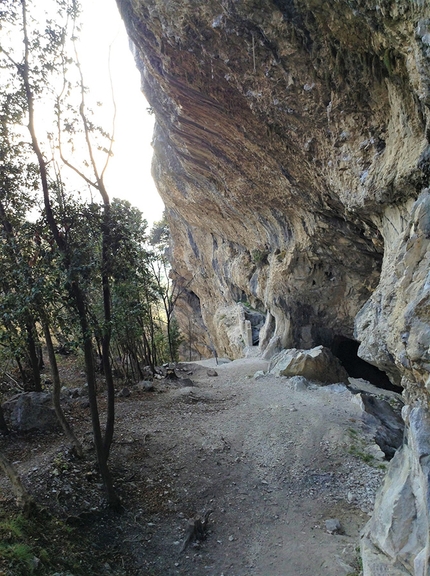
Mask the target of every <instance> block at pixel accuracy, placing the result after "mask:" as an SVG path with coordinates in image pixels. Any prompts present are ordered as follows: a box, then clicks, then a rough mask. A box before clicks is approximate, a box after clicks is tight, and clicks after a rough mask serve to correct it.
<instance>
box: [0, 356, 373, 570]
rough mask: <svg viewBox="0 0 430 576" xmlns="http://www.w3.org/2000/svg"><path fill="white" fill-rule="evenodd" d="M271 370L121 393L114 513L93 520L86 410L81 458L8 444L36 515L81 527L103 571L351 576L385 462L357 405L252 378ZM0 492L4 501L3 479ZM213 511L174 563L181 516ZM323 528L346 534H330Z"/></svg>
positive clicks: (344, 397) (227, 372) (21, 442)
mask: <svg viewBox="0 0 430 576" xmlns="http://www.w3.org/2000/svg"><path fill="white" fill-rule="evenodd" d="M209 367H212V368H215V369H216V372H217V374H218V375H217V376H210V375H208V368H209ZM266 369H267V363H266V362H264V361H262V360H260V359H258V358H247V359H242V360H236V361H235V362H231V363H226V364H222V365H219V366H214V362H213V361H205V362H202V363H199V364H181V365H180V366H179V368H178V370H177V373H178V374H179V375H180V376H181V377H182V378H184V379H185V378H188V379H191V381H192V382H189V381H188V382H187V381H186V380H177V381H163V380H159V381H155V382H154V387H155V391H152V392H150V391H145V388H144V387H141V388H140V389H139V387H138V386H134V387H131V388H130V393H131V394H130V396H128V397H124V395H123V397H121V396H120V397H119V398H118V402H117V424H116V433H115V441H114V444H113V447H112V452H111V459H110V463H111V468H112V472H113V476H114V478H115V483H116V486H117V487H118V490H119V492H120V495H121V498H122V500H123V502H124V511H123V513H122V514H120V515H115V514H109V513H99V512H98V509H99V506H100V502H101V501H102V498H103V489H102V485H101V483H100V480H99V479H97V477H98V475H97V472H95V471H94V468H93V466H94V465H93V464H92V462H93V461H94V451H93V448H92V442H91V431H90V429H89V414H88V408H87V407H86V404H87V402H86V401H85V399H77V400H71V401H69V404H68V406H69V413H70V414H69V417H72V418H73V423H74V426H75V428H76V430H77V431H78V433H79V435H80V436H81V437H82V438H83V439H84V447H85V449H86V452H87V458H86V459H85V460H84V461H82V462H78V461H69V460H68V459H67V456H66V455H65V454H66V451H65V449H64V447H62V441H63V440H62V439H61V437H59V436H58V434H55V435H54V434H51V435H36V436H34V437H33V436H31V435H30V436H24V437H23V436H19V435H17V436H14V437H13V438H9V439H7V440H5V443H6V444H5V445H6V446H7V452H8V455H9V457H10V458H11V460H13V461H19V462H18V463H17V466H18V468H19V471H20V473H21V474H22V475H23V479H24V481H25V483H26V484H27V485H28V486H29V487H30V488H31V491H32V493H33V494H35V495H36V498H37V500H38V501H39V502H40V503H41V504H44V505H45V506H46V507H47V508H49V509H51V510H52V511H53V512H54V513H55V514H56V515H58V516H59V517H63V518H67V519H70V518H72V519H73V518H76V519H77V521H78V522H81V524H82V531H83V532H85V533H86V534H88V535H89V536H90V539H91V541H93V546H94V550H95V553H97V554H101V555H102V558H103V560H102V563H103V562H105V561H106V564H105V566H104V568H103V570H104V571H102V572H101V574H106V575H116V576H135V575H136V576H187V575H190V576H191V575H193V576H206V575H207V576H346V575H347V574H349V575H352V574H359V570H358V568H357V563H356V562H357V552H356V548H357V546H358V544H359V531H360V529H361V528H362V527H363V526H364V524H365V522H366V521H367V519H368V517H369V516H368V512H369V511H370V510H371V508H372V504H373V499H374V495H375V490H376V488H377V487H378V486H379V484H380V483H381V480H382V477H383V474H384V471H383V470H382V469H381V466H382V467H383V464H382V462H380V461H378V460H373V461H372V463H373V465H369V464H368V463H366V462H365V461H364V460H368V461H369V460H371V458H370V457H367V456H366V454H367V452H368V451H369V450H372V449H374V448H375V446H374V444H373V443H372V441H371V440H369V434H368V431H367V430H366V425H365V424H364V422H363V421H362V414H361V411H360V408H359V406H358V404H357V403H355V402H353V401H352V400H351V399H352V397H353V395H352V394H351V393H350V392H349V391H347V390H346V389H345V387H342V386H340V385H333V386H328V387H318V386H315V385H312V386H310V387H309V388H306V387H305V386H304V385H303V382H301V381H300V378H299V379H297V377H296V378H293V379H287V378H283V377H281V378H275V377H274V376H263V377H260V378H254V375H255V373H256V372H257V371H258V370H266ZM190 384H192V385H191V386H190ZM125 396H126V395H125ZM70 402H71V404H70ZM103 402H104V400H103V396H102V397H101V398H100V403H101V406H103ZM372 446H373V448H372ZM351 452H355V454H357V455H358V456H361V457H358V456H354V455H353V454H351ZM376 453H377V451H376ZM0 493H3V497H4V498H6V499H7V498H10V495H9V496H8V486H7V482H6V480H5V478H4V477H3V478H2V477H0ZM208 510H212V514H211V515H210V517H209V522H208V535H207V538H206V540H204V541H203V542H202V543H201V544H198V545H195V544H194V543H190V545H189V546H188V547H187V548H186V549H185V550H184V551H183V552H182V553H181V548H182V546H183V542H184V540H185V538H186V535H187V527H188V519H189V518H192V517H194V516H195V515H196V514H202V513H203V512H205V511H208ZM331 518H337V519H338V520H339V521H340V523H341V526H342V533H340V534H329V533H328V532H327V530H326V525H325V521H326V520H327V519H331Z"/></svg>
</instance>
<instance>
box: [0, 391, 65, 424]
mask: <svg viewBox="0 0 430 576" xmlns="http://www.w3.org/2000/svg"><path fill="white" fill-rule="evenodd" d="M2 408H3V411H4V414H5V417H6V419H7V420H8V421H9V423H10V427H11V428H12V429H13V430H17V431H19V432H29V431H31V430H40V431H43V432H46V431H50V430H55V429H57V428H58V427H59V424H58V420H57V416H56V414H55V410H54V408H53V405H52V398H51V394H49V393H48V392H23V393H22V394H16V395H15V396H13V397H12V398H10V400H8V401H7V402H5V403H4V404H3V406H2Z"/></svg>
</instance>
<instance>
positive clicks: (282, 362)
mask: <svg viewBox="0 0 430 576" xmlns="http://www.w3.org/2000/svg"><path fill="white" fill-rule="evenodd" d="M269 372H270V373H271V374H274V375H275V376H304V377H305V378H306V379H307V380H313V381H317V382H321V383H323V384H333V383H337V382H344V383H346V384H347V383H348V374H347V372H346V370H345V368H343V366H342V364H341V363H340V361H339V360H338V359H337V358H336V357H335V356H333V354H332V353H331V352H330V350H329V349H328V348H325V347H324V346H317V347H316V348H312V349H311V350H297V349H296V348H291V349H289V350H283V351H282V352H280V353H279V354H276V356H274V357H273V358H272V360H271V362H270V366H269Z"/></svg>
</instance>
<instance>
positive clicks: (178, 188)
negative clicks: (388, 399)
mask: <svg viewBox="0 0 430 576" xmlns="http://www.w3.org/2000/svg"><path fill="white" fill-rule="evenodd" d="M117 2H118V6H119V8H120V11H121V13H122V16H123V18H124V20H125V23H126V26H127V29H128V32H129V35H130V38H131V40H132V42H133V44H134V47H135V56H136V61H137V63H138V66H139V68H140V70H141V73H142V82H143V89H144V91H145V94H146V96H147V98H148V100H149V102H150V104H151V107H152V109H153V111H154V112H155V115H156V119H157V124H156V129H155V134H154V141H153V145H154V152H155V155H154V164H153V172H154V176H155V179H156V181H157V185H158V189H159V191H160V193H161V195H162V197H163V199H164V202H165V204H166V209H167V215H168V218H169V222H170V227H171V233H172V240H173V246H172V263H173V267H174V272H175V274H176V276H177V278H178V279H179V280H180V281H182V282H183V285H184V287H186V289H187V291H188V294H189V297H188V301H187V302H186V303H185V304H184V307H183V308H182V314H180V312H181V309H179V310H178V312H179V320H180V322H181V324H182V326H183V327H186V329H184V333H185V334H187V330H188V332H189V340H190V346H189V348H190V355H191V349H193V350H194V351H195V352H193V353H195V354H203V355H210V354H211V352H213V351H216V352H217V353H218V355H225V356H230V357H238V356H240V355H241V354H242V353H243V348H245V347H246V345H247V344H249V330H248V328H249V326H248V325H247V324H246V321H247V320H248V321H249V322H251V320H250V319H247V318H246V317H245V319H244V321H245V324H241V323H242V322H243V317H242V315H241V312H240V310H241V309H242V305H243V304H245V305H246V307H247V308H248V309H251V310H253V311H256V312H258V313H260V314H263V315H264V316H265V324H264V327H262V328H261V329H260V331H259V334H257V331H258V328H256V325H255V326H254V328H256V329H255V330H254V333H253V332H252V326H251V337H252V338H253V343H254V344H256V341H257V337H258V338H259V345H260V348H261V351H262V352H264V351H266V354H267V355H268V356H270V355H272V354H273V353H275V352H276V351H278V350H279V349H282V348H293V347H296V348H305V349H309V348H312V347H313V346H318V345H324V346H327V347H331V346H332V344H333V341H334V340H335V339H336V338H338V337H346V338H355V339H357V340H358V341H360V342H361V346H360V349H359V354H360V355H361V357H362V358H364V359H365V360H367V361H369V362H371V363H373V364H375V365H376V366H378V367H379V368H381V369H382V370H384V371H385V372H386V373H387V374H388V375H389V376H390V378H391V380H392V382H394V383H397V384H401V385H402V386H403V387H404V389H405V400H406V402H407V403H408V404H409V405H410V406H412V407H413V409H414V410H415V409H417V410H420V411H419V412H418V414H419V415H420V416H419V417H420V418H424V416H425V415H426V414H427V406H428V400H429V391H430V379H429V372H430V352H429V347H430V318H429V316H430V305H429V291H430V280H429V239H430V192H429V190H428V187H429V177H430V146H429V139H430V125H429V108H430V7H429V4H428V2H427V0H396V1H394V0H381V1H379V2H378V3H375V2H371V1H370V0H338V1H336V2H321V1H319V0H259V1H258V2H257V1H256V0H242V1H240V2H237V1H235V0H213V1H211V2H201V1H199V0H145V1H144V0H117ZM192 315H194V316H192ZM193 318H194V319H193ZM245 327H246V330H244V328H245ZM242 328H243V329H242ZM244 336H246V337H244ZM192 341H193V343H192V345H191V342H192ZM423 422H424V420H423ZM414 434H416V438H418V439H417V440H416V442H415V443H414V444H412V445H409V447H408V448H407V449H405V450H404V451H403V454H404V456H403V457H402V458H403V459H404V463H403V466H404V468H402V470H404V471H406V470H409V472H408V474H409V473H410V474H412V476H413V477H415V476H416V478H418V477H419V478H422V475H423V472H422V470H421V468H419V467H417V465H416V463H417V462H418V460H417V452H416V446H417V445H419V444H420V442H421V440H420V438H421V434H424V436H425V435H426V434H427V432H426V431H425V427H421V428H420V427H417V428H416V432H414ZM406 452H407V454H408V456H407V457H406V456H405V454H406ZM405 458H406V459H405ZM394 461H397V460H396V459H394V460H393V462H394ZM414 463H415V464H414ZM393 465H394V464H393ZM408 466H409V468H408ZM420 466H421V464H420ZM404 474H406V472H404ZM390 481H391V482H398V481H400V480H399V479H398V477H396V475H393V476H392V477H391V480H390ZM417 482H418V484H419V482H421V480H420V481H418V480H417ZM412 483H413V482H412ZM423 486H424V485H423ZM399 489H400V488H399ZM387 490H389V488H387ZM423 490H424V487H423ZM408 494H409V496H408V497H409V498H410V501H411V502H414V505H415V506H416V509H417V510H419V514H418V516H419V517H420V522H421V518H422V517H425V518H428V502H427V501H426V500H425V498H424V499H423V498H421V496H419V495H418V493H417V492H414V491H413V490H412V491H410V492H409V493H408ZM420 498H421V499H420ZM379 502H380V504H379V505H380V506H381V507H382V508H381V510H382V511H381V513H379V512H378V511H376V512H375V514H376V515H377V517H378V518H383V519H384V521H385V522H386V523H387V529H388V526H389V520H388V518H389V515H390V513H391V514H392V515H393V516H392V521H393V522H394V518H395V517H396V518H397V514H398V513H399V510H400V508H396V507H395V506H394V503H393V501H392V500H390V498H389V497H387V498H384V497H381V498H380V501H379ZM390 507H391V512H390ZM401 510H402V511H401V513H402V514H403V513H404V512H405V509H404V508H402V509H401ZM378 514H379V516H378ZM418 516H416V517H411V519H410V522H411V524H410V527H411V526H412V527H413V529H414V530H417V531H420V530H421V527H418V523H419V522H418V520H417V518H418ZM414 518H415V519H414ZM396 522H397V520H396ZM396 526H398V530H399V531H400V532H401V531H402V530H403V529H405V530H406V523H403V524H402V523H400V524H396ZM401 526H403V528H401ZM420 526H422V524H420ZM372 530H374V527H373V528H370V531H372ZM396 530H397V528H396ZM400 532H398V533H397V532H396V534H400ZM420 533H421V532H420ZM403 537H404V538H406V536H402V537H400V536H399V535H398V537H397V536H396V538H395V539H394V540H393V541H392V542H393V544H392V546H391V548H388V547H384V546H379V544H375V550H380V551H381V552H380V554H385V555H387V554H388V555H389V557H390V558H391V560H393V559H394V560H393V562H394V563H397V564H396V566H397V565H398V566H402V568H399V570H406V573H415V574H427V573H428V561H427V556H426V554H427V552H423V553H422V552H421V551H419V552H418V548H419V546H418V545H417V546H415V547H408V546H406V544H404V540H403V539H402V538H403ZM375 538H376V539H378V538H379V537H378V536H375ZM369 539H370V540H371V539H372V536H369ZM375 542H376V541H375ZM419 542H420V544H419V545H421V543H422V542H421V540H419ZM405 546H406V548H407V550H406V548H405ZM424 548H425V546H424V544H423V548H422V550H423V549H424ZM411 550H412V551H411ZM414 554H416V556H413V555H414ZM387 557H388V556H387ZM414 558H415V559H414ZM391 560H390V561H391ZM414 563H415V564H416V566H415V564H414ZM365 565H366V566H370V563H367V564H366V562H365ZM412 566H414V568H413V570H415V572H411V570H412V568H411V567H412ZM396 569H397V568H396ZM366 570H367V573H366V574H373V573H375V574H376V573H377V572H376V571H374V572H372V569H371V568H366ZM408 571H409V572H408ZM378 573H380V572H378ZM387 573H388V572H387ZM391 573H393V574H394V572H390V574H391Z"/></svg>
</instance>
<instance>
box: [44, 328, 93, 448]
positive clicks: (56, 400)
mask: <svg viewBox="0 0 430 576" xmlns="http://www.w3.org/2000/svg"><path fill="white" fill-rule="evenodd" d="M42 325H43V333H44V335H45V341H46V347H47V348H48V356H49V363H50V365H51V374H52V381H53V383H54V388H53V391H52V401H53V404H54V409H55V414H56V415H57V418H58V421H59V423H60V424H61V427H62V429H63V430H64V434H65V435H66V437H67V438H68V439H69V440H70V442H71V444H72V446H73V448H74V450H75V452H76V454H77V456H79V458H83V456H84V452H83V450H82V445H81V443H80V442H79V440H78V439H77V438H76V436H75V433H74V432H73V430H72V428H71V426H70V424H69V423H68V422H67V420H66V417H65V416H64V412H63V409H62V407H61V403H60V393H61V382H60V374H59V372H58V365H57V358H56V357H55V352H54V345H53V343H52V338H51V332H50V330H49V325H48V322H47V320H46V319H45V318H44V319H43V321H42Z"/></svg>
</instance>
